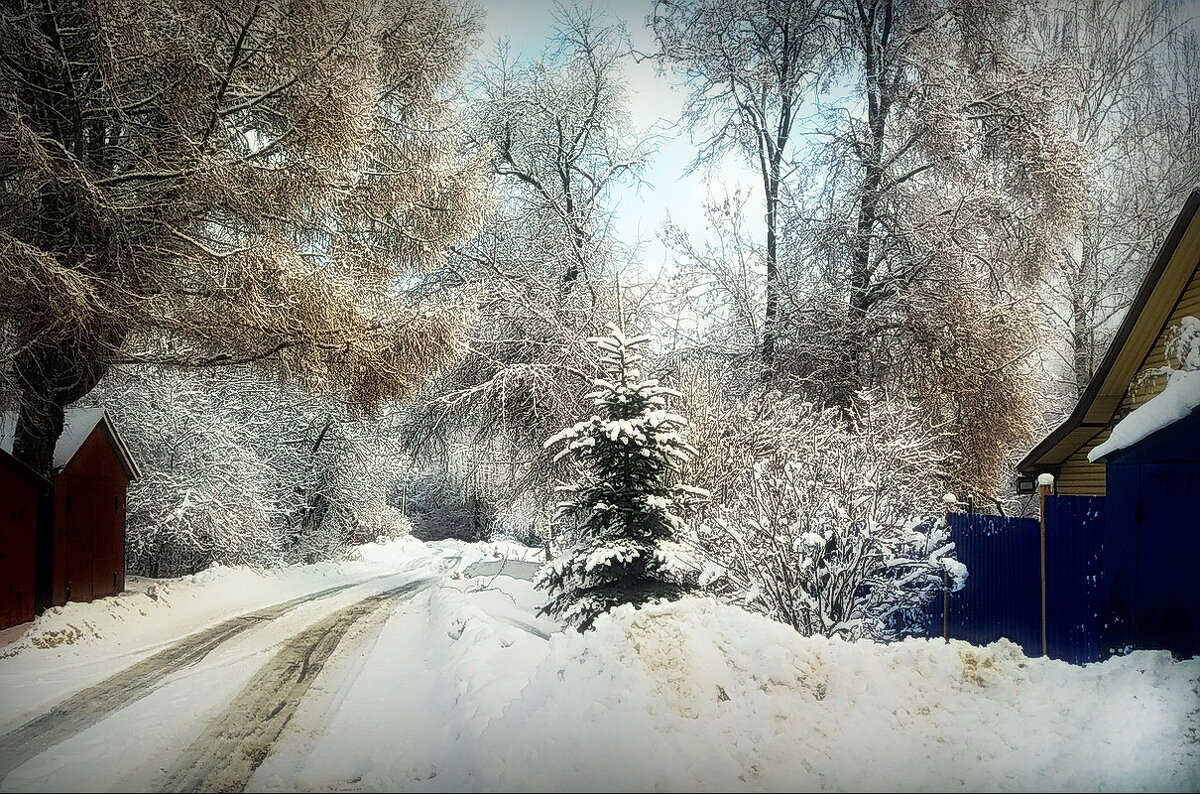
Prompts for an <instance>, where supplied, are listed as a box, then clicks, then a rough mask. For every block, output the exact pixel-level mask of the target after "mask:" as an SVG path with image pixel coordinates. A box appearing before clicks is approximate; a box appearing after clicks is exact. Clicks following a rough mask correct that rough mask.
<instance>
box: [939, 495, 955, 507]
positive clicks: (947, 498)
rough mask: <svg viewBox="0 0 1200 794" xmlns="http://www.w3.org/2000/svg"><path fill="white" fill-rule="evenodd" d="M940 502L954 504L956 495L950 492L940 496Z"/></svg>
mask: <svg viewBox="0 0 1200 794" xmlns="http://www.w3.org/2000/svg"><path fill="white" fill-rule="evenodd" d="M942 502H943V503H944V504H948V505H956V504H958V497H957V496H955V495H954V494H952V493H948V494H946V495H945V496H943V497H942Z"/></svg>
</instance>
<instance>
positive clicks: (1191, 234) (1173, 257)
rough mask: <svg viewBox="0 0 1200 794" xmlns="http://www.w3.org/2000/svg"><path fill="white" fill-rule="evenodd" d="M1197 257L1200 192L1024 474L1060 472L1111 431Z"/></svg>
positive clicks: (1194, 193) (1190, 201) (1031, 456)
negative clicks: (1092, 369) (1066, 414)
mask: <svg viewBox="0 0 1200 794" xmlns="http://www.w3.org/2000/svg"><path fill="white" fill-rule="evenodd" d="M1198 256H1200V187H1198V188H1197V189H1195V190H1193V191H1192V193H1191V195H1189V196H1188V198H1187V201H1185V202H1184V205H1183V209H1182V210H1181V211H1180V213H1179V216H1178V217H1177V218H1176V219H1175V223H1174V225H1173V226H1172V227H1171V231H1170V233H1169V234H1168V235H1167V239H1166V241H1165V242H1164V243H1163V246H1162V248H1161V249H1159V252H1158V256H1156V257H1155V259H1154V262H1153V263H1152V264H1151V266H1150V271H1149V272H1148V273H1147V274H1146V278H1145V279H1144V280H1143V281H1142V285H1141V287H1140V288H1139V289H1138V292H1137V295H1136V296H1135V297H1134V299H1133V303H1132V304H1131V305H1130V307H1129V310H1128V311H1127V312H1126V314H1125V319H1124V320H1123V321H1122V322H1121V327H1120V328H1118V329H1117V334H1116V336H1115V337H1114V338H1113V341H1112V344H1111V345H1110V346H1109V348H1108V353H1107V354H1105V356H1104V360H1103V361H1101V362H1100V366H1099V367H1098V368H1097V369H1096V373H1095V374H1094V375H1093V376H1092V379H1091V381H1089V383H1088V385H1087V388H1086V389H1084V391H1083V394H1082V395H1081V396H1080V398H1079V403H1078V404H1077V405H1076V406H1075V410H1073V411H1072V412H1071V415H1070V416H1069V417H1067V419H1066V421H1064V422H1063V423H1062V424H1061V425H1059V426H1058V427H1057V428H1055V429H1054V430H1053V431H1052V432H1051V433H1050V434H1049V435H1048V436H1046V437H1045V438H1044V439H1042V441H1041V442H1040V443H1039V444H1038V445H1037V446H1035V447H1034V448H1033V449H1032V450H1031V451H1030V452H1029V454H1028V455H1026V456H1025V457H1024V458H1023V459H1022V460H1021V462H1020V463H1018V464H1017V470H1018V471H1019V472H1021V473H1022V474H1026V475H1028V474H1036V473H1038V472H1039V471H1044V470H1045V469H1046V468H1051V467H1055V466H1057V465H1058V464H1060V463H1062V462H1063V461H1064V460H1066V459H1067V458H1068V457H1070V455H1071V454H1072V453H1074V452H1075V451H1076V450H1078V449H1079V448H1080V447H1082V446H1083V445H1084V444H1086V443H1087V442H1088V441H1090V440H1091V439H1092V438H1093V437H1095V435H1096V433H1098V432H1099V431H1100V430H1103V429H1104V428H1106V427H1108V425H1109V424H1110V423H1111V422H1112V419H1113V416H1114V415H1115V414H1116V412H1117V408H1118V407H1119V406H1120V404H1121V400H1122V399H1123V398H1124V396H1125V392H1126V391H1127V390H1128V389H1129V386H1130V384H1131V383H1132V382H1133V379H1134V377H1135V376H1136V375H1137V372H1138V368H1139V367H1140V366H1141V364H1142V362H1143V361H1144V360H1145V359H1146V354H1147V353H1148V352H1150V348H1151V347H1152V346H1153V345H1154V342H1155V340H1157V339H1158V337H1159V334H1160V333H1161V331H1162V329H1163V326H1164V325H1165V324H1166V322H1167V319H1168V318H1169V317H1170V316H1171V311H1172V309H1174V307H1175V304H1176V303H1177V302H1178V301H1179V296H1180V295H1182V294H1183V291H1184V289H1185V288H1186V287H1187V285H1188V282H1189V281H1190V280H1191V278H1192V275H1193V274H1194V273H1195V272H1196V263H1197V257H1198Z"/></svg>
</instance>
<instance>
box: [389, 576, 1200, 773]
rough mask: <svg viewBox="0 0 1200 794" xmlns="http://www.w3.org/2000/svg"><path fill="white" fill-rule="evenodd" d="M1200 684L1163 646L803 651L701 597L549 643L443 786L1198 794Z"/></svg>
mask: <svg viewBox="0 0 1200 794" xmlns="http://www.w3.org/2000/svg"><path fill="white" fill-rule="evenodd" d="M1198 678H1200V660H1193V661H1189V662H1182V663H1173V662H1172V661H1171V659H1170V656H1169V655H1168V654H1165V653H1153V652H1141V653H1135V654H1132V655H1130V656H1127V657H1124V658H1119V659H1113V660H1111V661H1108V662H1105V663H1103V664H1096V665H1090V666H1088V667H1084V668H1079V667H1072V666H1071V665H1068V664H1065V663H1063V662H1056V661H1050V660H1045V659H1029V658H1026V657H1025V656H1024V655H1023V654H1022V653H1021V651H1020V650H1019V648H1018V647H1017V646H1015V645H1013V644H1011V643H1008V642H999V643H996V644H993V645H991V646H988V647H986V648H976V647H973V646H970V645H968V644H966V643H962V642H951V643H949V644H946V643H944V642H942V641H940V640H939V641H927V640H908V641H905V642H902V643H897V644H893V645H876V644H873V643H869V642H859V643H846V642H842V641H836V640H828V639H824V638H805V637H801V636H799V635H797V634H796V633H795V632H794V631H792V630H791V629H790V628H787V627H785V626H783V625H780V624H778V623H774V622H771V621H769V620H767V619H765V618H762V617H759V616H756V615H752V614H749V613H746V612H744V611H742V610H740V609H736V608H733V607H727V606H721V605H718V604H716V603H715V602H712V601H709V600H702V599H692V600H688V601H684V602H680V603H678V604H673V605H664V606H655V607H650V608H647V609H643V610H641V611H635V610H633V609H630V608H622V609H620V610H617V611H616V612H615V613H614V614H612V615H611V616H608V617H604V618H601V619H600V620H599V621H598V622H597V625H596V630H595V631H594V632H590V633H588V634H585V635H579V634H576V633H575V632H567V633H565V634H559V635H555V636H554V637H553V639H552V641H551V643H550V644H549V648H548V653H547V655H546V656H545V658H544V660H543V661H542V662H541V663H540V664H539V665H538V666H537V667H536V669H534V670H532V674H531V676H530V679H529V683H528V685H527V686H526V687H525V688H524V690H523V692H522V693H521V696H520V697H519V698H516V699H513V700H512V701H511V702H510V703H509V704H508V706H507V708H505V709H503V710H502V712H501V715H500V716H499V717H497V718H496V719H494V720H492V721H491V722H490V723H489V724H488V725H487V727H486V728H485V729H484V730H483V731H482V732H481V733H480V736H479V740H478V743H477V744H475V743H471V744H473V745H474V746H473V748H470V749H472V750H473V753H477V755H475V756H474V757H472V754H467V753H465V752H464V751H466V750H468V749H469V747H468V746H464V744H463V743H459V744H458V745H457V746H455V747H454V754H455V760H452V759H447V760H446V761H445V762H444V763H443V764H440V765H439V766H440V767H441V768H442V774H441V775H440V776H439V783H438V785H437V786H436V788H438V789H439V790H440V789H447V788H449V789H455V788H466V789H474V790H483V789H501V790H508V789H523V790H564V791H578V790H642V791H651V790H885V791H887V790H923V789H935V790H949V789H966V790H1058V789H1073V790H1080V789H1090V790H1095V789H1104V790H1109V789H1118V790H1128V789H1142V790H1146V789H1149V790H1154V789H1162V790H1195V789H1196V788H1197V787H1198V786H1200V745H1198V744H1197V740H1196V731H1197V727H1196V726H1197V725H1200V693H1198V690H1197V686H1198V685H1197V680H1198ZM497 711H499V710H498V709H495V708H492V709H487V710H485V711H484V713H487V712H492V713H495V712H497ZM476 713H478V710H476ZM390 782H392V783H393V784H395V785H400V786H411V785H412V783H411V782H409V781H399V780H391V781H390Z"/></svg>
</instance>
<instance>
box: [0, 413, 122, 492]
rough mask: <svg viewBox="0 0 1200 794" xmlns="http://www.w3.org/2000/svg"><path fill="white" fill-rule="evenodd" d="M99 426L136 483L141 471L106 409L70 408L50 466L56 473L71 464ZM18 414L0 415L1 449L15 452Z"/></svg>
mask: <svg viewBox="0 0 1200 794" xmlns="http://www.w3.org/2000/svg"><path fill="white" fill-rule="evenodd" d="M97 427H101V428H102V429H103V430H104V431H105V432H106V433H107V435H108V437H109V440H110V441H111V442H112V447H113V449H114V450H116V452H117V457H118V458H119V459H120V461H121V465H122V466H123V467H124V468H125V473H126V474H128V475H129V477H130V479H133V480H136V479H138V477H140V476H141V470H140V469H138V466H137V464H136V463H135V462H134V460H133V456H132V455H130V454H129V448H128V447H127V446H125V440H124V439H122V438H121V434H120V433H118V432H117V428H116V425H114V424H113V422H112V419H111V418H109V416H108V412H107V411H105V410H104V409H103V408H69V409H67V412H66V416H65V417H64V421H63V431H62V434H61V435H60V436H59V437H58V441H57V443H55V445H54V459H53V460H52V461H51V463H50V465H51V467H52V468H53V469H54V471H61V470H62V469H64V468H66V465H67V464H68V463H70V462H71V459H72V458H74V457H75V454H76V453H77V452H79V448H80V447H82V446H83V442H85V441H87V440H88V438H89V437H90V436H91V435H92V433H93V431H95V430H96V428H97ZM16 429H17V414H16V412H15V411H8V412H6V413H3V414H0V449H2V450H4V451H5V452H8V453H10V454H11V453H12V448H13V441H14V439H15V436H16Z"/></svg>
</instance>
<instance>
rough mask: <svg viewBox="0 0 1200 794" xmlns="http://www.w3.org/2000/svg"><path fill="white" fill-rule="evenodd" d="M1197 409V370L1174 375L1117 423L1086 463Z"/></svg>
mask: <svg viewBox="0 0 1200 794" xmlns="http://www.w3.org/2000/svg"><path fill="white" fill-rule="evenodd" d="M1196 406H1200V370H1189V371H1178V372H1174V373H1172V374H1171V379H1170V380H1169V381H1167V386H1166V388H1164V389H1163V390H1162V392H1161V393H1160V394H1157V395H1155V396H1154V397H1152V398H1151V399H1150V401H1149V402H1147V403H1146V404H1145V405H1143V406H1141V407H1139V408H1137V409H1136V410H1134V411H1131V412H1130V413H1129V415H1128V416H1126V417H1125V418H1124V419H1122V420H1121V421H1120V422H1118V423H1117V426H1116V427H1114V428H1113V431H1112V435H1110V436H1109V437H1108V440H1107V441H1105V442H1104V443H1103V444H1099V445H1097V446H1096V447H1095V449H1093V450H1092V451H1091V452H1089V453H1088V460H1089V461H1091V462H1093V463H1095V462H1096V461H1098V460H1100V459H1101V458H1103V457H1104V456H1105V455H1111V454H1112V453H1114V452H1116V451H1117V450H1121V449H1125V448H1126V447H1131V446H1133V445H1134V444H1136V443H1137V442H1139V441H1141V440H1142V439H1144V438H1145V437H1146V436H1148V435H1150V434H1151V433H1155V432H1157V431H1159V430H1162V429H1163V428H1164V427H1169V426H1170V425H1173V424H1175V423H1176V422H1178V421H1179V420H1180V419H1183V418H1185V417H1187V416H1188V415H1189V414H1191V412H1192V411H1194V410H1195V409H1196Z"/></svg>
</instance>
